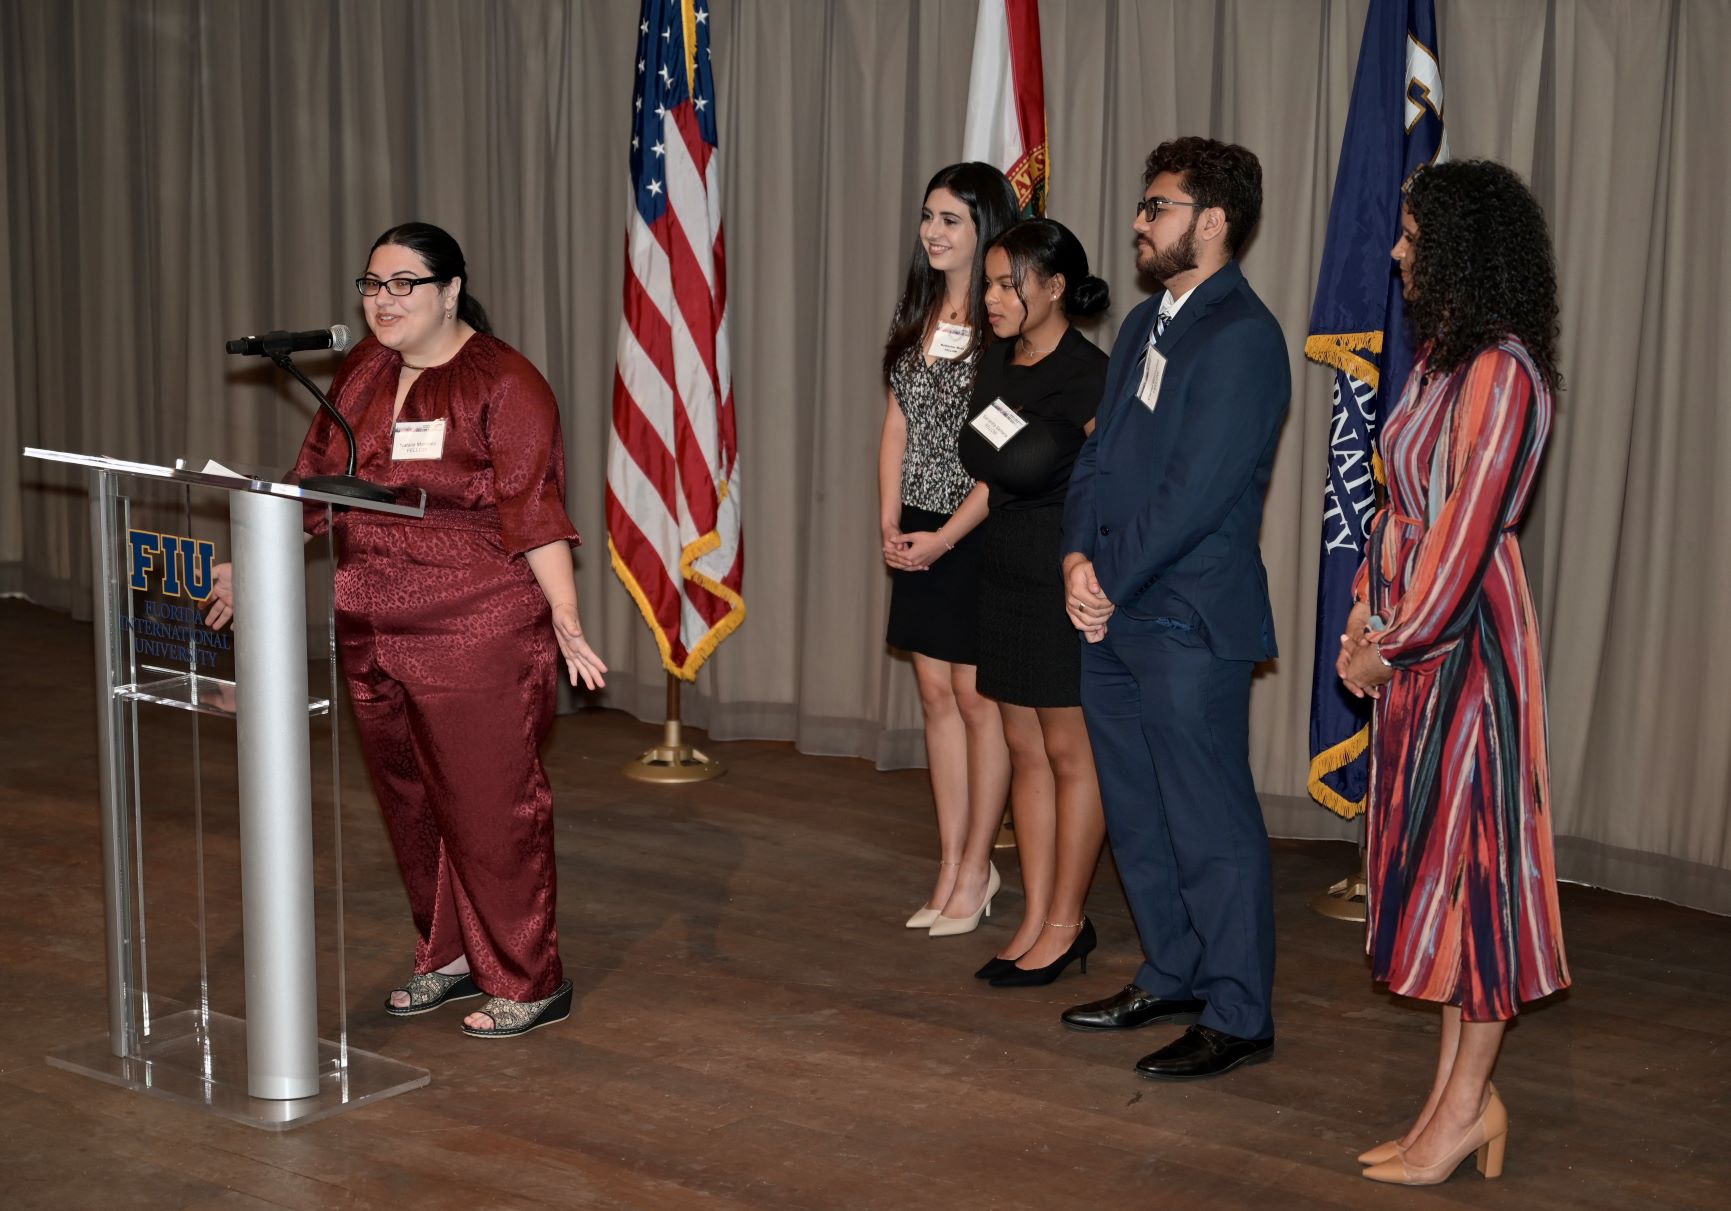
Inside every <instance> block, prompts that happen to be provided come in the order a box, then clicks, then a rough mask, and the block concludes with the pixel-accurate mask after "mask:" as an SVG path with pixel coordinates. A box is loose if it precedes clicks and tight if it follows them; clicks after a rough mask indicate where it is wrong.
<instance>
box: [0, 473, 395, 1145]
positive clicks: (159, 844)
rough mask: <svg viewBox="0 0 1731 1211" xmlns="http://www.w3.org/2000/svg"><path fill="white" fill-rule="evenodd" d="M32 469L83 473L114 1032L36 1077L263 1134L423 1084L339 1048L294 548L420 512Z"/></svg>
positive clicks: (330, 828)
mask: <svg viewBox="0 0 1731 1211" xmlns="http://www.w3.org/2000/svg"><path fill="white" fill-rule="evenodd" d="M24 453H25V456H26V457H28V458H35V459H41V460H43V461H45V462H51V463H63V464H71V465H73V466H76V467H82V468H85V469H86V470H87V473H88V482H89V492H90V527H91V528H90V537H91V551H92V561H93V571H94V576H93V581H94V595H95V612H96V616H95V621H96V627H95V631H96V689H97V733H98V735H97V741H98V750H99V751H98V758H99V761H98V764H99V786H100V796H101V804H100V809H101V837H102V891H103V910H104V915H105V918H106V922H105V923H106V931H107V942H106V969H107V978H108V1032H107V1034H106V1035H101V1036H98V1037H96V1038H93V1039H89V1040H85V1041H81V1042H75V1043H70V1044H67V1045H65V1046H62V1047H59V1048H57V1049H56V1050H54V1051H53V1052H51V1053H50V1054H49V1055H48V1057H47V1058H48V1063H49V1064H51V1065H53V1066H56V1067H59V1068H65V1069H69V1070H71V1071H74V1072H79V1073H82V1074H84V1075H87V1076H92V1077H96V1078H97V1079H99V1080H103V1081H108V1082H111V1083H114V1084H119V1085H123V1086H126V1087H128V1088H132V1089H136V1090H139V1091H141V1092H145V1093H149V1094H152V1095H156V1096H161V1097H165V1098H169V1099H172V1100H175V1101H178V1102H181V1103H185V1104H191V1105H193V1106H196V1107H198V1108H201V1109H204V1110H206V1111H209V1112H211V1113H214V1114H218V1115H221V1116H223V1117H225V1118H231V1119H236V1120H238V1121H241V1122H245V1123H249V1124H252V1125H254V1126H259V1127H265V1128H272V1129H282V1128H286V1127H295V1126H300V1125H303V1124H305V1123H309V1122H312V1121H314V1120H316V1119H320V1118H325V1117H328V1116H329V1115H332V1114H336V1113H340V1112H341V1111H344V1110H348V1109H352V1108H354V1107H356V1106H360V1105H364V1104H365V1103H367V1102H371V1101H377V1100H379V1099H381V1098H385V1097H390V1096H392V1095H394V1094H398V1093H403V1092H406V1091H407V1090H410V1089H414V1088H418V1087H419V1086H421V1085H424V1084H426V1083H427V1081H428V1079H429V1077H428V1073H427V1072H426V1070H425V1069H422V1068H416V1067H414V1066H412V1065H409V1064H404V1063H401V1062H399V1061H396V1060H391V1059H387V1058H385V1057H384V1056H380V1055H376V1054H373V1053H371V1052H367V1051H362V1050H360V1049H358V1048H355V1047H351V1046H349V1031H348V1011H347V1003H346V1002H347V995H348V993H347V987H346V966H345V962H344V950H345V938H344V933H345V918H344V912H343V874H342V857H343V848H342V811H341V808H342V794H341V789H342V774H343V763H342V762H341V761H340V756H341V755H342V754H340V753H339V746H338V733H339V730H340V729H339V728H338V727H337V714H338V707H339V704H340V701H341V699H340V696H339V686H338V681H337V670H336V649H335V629H334V623H333V620H332V614H331V608H330V600H329V596H330V595H329V593H328V591H326V592H325V593H324V600H325V611H324V616H325V617H324V624H323V627H322V630H323V637H322V639H319V638H315V639H314V641H313V643H312V645H310V646H311V647H312V655H313V659H312V662H311V663H310V664H309V659H308V654H309V642H308V633H309V629H310V628H309V625H308V614H307V604H306V603H307V575H306V563H307V552H306V551H305V549H304V548H305V541H306V540H305V534H304V525H303V517H304V509H305V508H306V507H307V506H308V505H313V506H318V505H323V506H324V507H326V508H327V509H329V508H331V507H332V506H346V507H348V508H353V509H367V510H372V511H376V512H382V513H394V514H399V515H402V516H407V517H419V516H420V515H421V514H422V513H423V512H424V510H425V506H426V500H425V495H424V494H423V493H421V492H419V491H418V490H417V491H415V492H413V493H410V494H405V495H403V496H401V497H399V498H398V499H396V500H393V501H391V502H389V503H385V502H371V501H361V500H354V499H351V498H349V497H345V496H336V495H331V494H328V493H322V492H315V491H310V490H307V489H303V488H301V487H298V486H296V485H292V484H283V483H274V482H271V481H269V480H266V479H259V478H250V477H248V476H245V475H240V476H236V475H232V474H217V473H207V472H205V471H198V470H192V469H190V468H188V467H186V466H176V467H160V466H154V465H149V464H143V463H134V462H123V461H120V460H117V459H111V458H104V457H101V456H95V455H85V454H73V453H66V452H62V451H55V450H39V449H27V450H25V452H24ZM225 517H226V523H227V529H228V546H229V548H230V554H229V556H228V558H229V559H230V561H231V562H232V563H233V566H234V573H233V574H234V599H235V619H236V621H235V625H234V627H233V628H232V630H231V631H229V632H217V631H212V630H211V629H209V628H208V627H205V626H204V625H203V621H202V615H203V609H202V607H201V604H200V603H201V601H202V600H204V599H207V598H208V597H209V595H210V592H211V588H212V577H213V570H212V569H213V568H214V566H215V564H216V562H217V561H218V560H217V555H218V551H219V549H220V548H219V544H218V542H217V541H216V539H215V538H214V537H210V538H206V537H200V533H201V531H202V532H204V533H207V534H211V535H219V534H220V531H221V529H222V528H223V523H224V519H225ZM330 542H331V539H330V537H329V530H328V528H327V533H326V537H325V538H324V540H323V543H324V547H325V549H324V552H323V553H324V555H325V557H326V559H327V560H328V561H329V566H334V560H330V556H331V554H332V552H331V551H330V549H329V544H330ZM327 589H328V585H327ZM309 688H310V689H311V691H312V692H309ZM213 719H214V720H218V721H220V722H217V723H212V720H213ZM230 720H232V724H233V726H232V728H230V727H229V726H228V723H227V721H230ZM315 725H317V726H318V727H319V728H320V729H321V730H322V731H323V732H324V733H326V734H327V735H328V749H329V753H328V767H326V765H325V762H324V761H323V760H321V761H320V762H319V765H320V766H321V767H323V768H322V772H321V777H320V778H319V779H317V781H319V782H320V783H321V791H322V793H321V794H320V796H319V798H320V799H322V800H324V801H325V802H322V803H320V804H319V806H318V808H317V810H315V803H314V799H315V795H314V783H315V777H314V759H313V729H314V727H315ZM350 764H351V765H353V766H354V767H355V769H359V768H360V765H359V763H358V762H356V761H354V760H353V758H351V761H350ZM189 770H190V777H189V776H188V771H189ZM351 773H352V771H351ZM237 774H238V776H236V775H237ZM231 780H232V781H231ZM237 918H238V920H237ZM219 1006H221V1007H224V1008H227V1007H231V1006H232V1007H233V1008H234V1009H236V1010H238V1011H239V1012H223V1011H221V1010H220V1009H219V1008H218V1007H219ZM321 1034H322V1035H324V1036H325V1037H321Z"/></svg>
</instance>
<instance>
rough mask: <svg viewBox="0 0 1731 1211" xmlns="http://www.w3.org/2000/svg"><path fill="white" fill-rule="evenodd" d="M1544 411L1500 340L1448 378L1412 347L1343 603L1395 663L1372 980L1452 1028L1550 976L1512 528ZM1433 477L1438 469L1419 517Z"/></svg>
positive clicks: (1557, 956) (1380, 816)
mask: <svg viewBox="0 0 1731 1211" xmlns="http://www.w3.org/2000/svg"><path fill="white" fill-rule="evenodd" d="M1551 413H1552V402H1551V394H1550V391H1549V390H1548V389H1547V388H1546V386H1545V384H1544V382H1543V381H1542V380H1541V379H1540V377H1539V375H1538V373H1537V371H1536V370H1535V369H1534V368H1533V364H1532V361H1531V360H1530V359H1529V357H1528V356H1527V352H1526V350H1525V349H1524V348H1522V347H1521V346H1520V345H1519V344H1518V343H1516V342H1514V341H1512V340H1505V341H1504V342H1503V343H1501V344H1499V345H1496V346H1494V347H1490V348H1486V349H1484V350H1481V351H1480V352H1479V353H1478V354H1476V355H1475V356H1474V357H1473V358H1472V359H1471V360H1470V361H1469V362H1468V363H1467V365H1465V366H1463V367H1461V368H1459V369H1457V370H1455V371H1454V372H1453V373H1450V374H1441V373H1438V374H1435V375H1432V374H1429V373H1428V372H1427V369H1426V365H1425V359H1424V357H1423V354H1422V353H1421V356H1420V359H1419V362H1418V364H1417V365H1415V366H1414V367H1413V371H1412V376H1411V377H1410V378H1409V379H1408V380H1407V384H1406V388H1405V390H1404V391H1403V392H1402V394H1401V398H1400V401H1399V402H1398V403H1397V404H1396V405H1395V408H1394V410H1393V411H1392V412H1391V413H1390V414H1389V416H1388V417H1387V419H1386V421H1385V422H1384V429H1383V435H1382V453H1383V459H1384V461H1385V463H1386V466H1387V470H1388V478H1389V499H1388V503H1387V504H1386V505H1385V506H1384V507H1383V508H1382V509H1381V510H1379V511H1378V512H1377V514H1376V516H1375V518H1374V519H1373V520H1372V523H1371V531H1370V535H1369V537H1368V539H1367V542H1366V559H1365V563H1364V566H1363V567H1361V568H1360V570H1359V576H1358V583H1357V585H1356V587H1355V590H1354V596H1355V597H1357V598H1358V599H1359V600H1361V601H1368V602H1369V603H1370V607H1371V612H1372V614H1373V615H1375V616H1376V617H1377V618H1378V619H1380V620H1382V621H1384V622H1385V623H1386V624H1387V625H1386V629H1385V630H1383V631H1382V632H1381V635H1380V637H1379V647H1380V650H1381V651H1382V654H1383V656H1384V658H1385V659H1386V660H1387V661H1388V662H1389V663H1390V664H1392V665H1393V666H1394V667H1395V670H1396V671H1395V674H1394V679H1393V680H1392V681H1390V682H1389V683H1388V685H1386V686H1385V687H1384V688H1383V693H1382V697H1381V698H1380V699H1379V700H1378V702H1377V704H1376V711H1375V717H1374V722H1373V724H1372V729H1371V786H1370V809H1369V839H1368V843H1367V844H1368V849H1367V851H1366V857H1365V866H1366V872H1367V881H1368V884H1369V894H1368V896H1367V897H1366V901H1367V915H1368V918H1369V928H1368V933H1367V940H1366V948H1367V950H1368V951H1369V953H1370V957H1371V967H1372V972H1373V974H1374V976H1375V978H1376V979H1378V980H1382V981H1385V982H1387V983H1388V985H1389V986H1390V988H1391V989H1392V990H1393V991H1394V992H1397V993H1399V994H1401V995H1403V996H1410V997H1418V998H1420V999H1423V1000H1428V1001H1441V1002H1444V1003H1446V1004H1451V1005H1459V1006H1460V1008H1461V1016H1462V1018H1463V1019H1464V1020H1466V1021H1469V1022H1479V1021H1499V1020H1503V1019H1507V1018H1511V1017H1513V1016H1514V1015H1515V1013H1516V1012H1517V1011H1518V1010H1519V1007H1520V1005H1521V1004H1522V1003H1523V1002H1526V1001H1531V1000H1535V999H1537V998H1539V997H1542V996H1546V995H1548V994H1550V993H1553V992H1555V991H1557V990H1558V989H1559V988H1564V987H1567V986H1568V983H1569V969H1568V964H1567V963H1566V961H1565V960H1564V958H1563V936H1562V927H1561V922H1560V921H1559V918H1558V912H1557V879H1556V870H1555V866H1554V862H1553V857H1552V848H1551V800H1550V793H1551V792H1550V767H1549V763H1548V760H1547V756H1546V722H1545V686H1544V675H1543V670H1542V667H1541V664H1540V658H1539V631H1538V623H1537V620H1536V618H1535V617H1534V614H1533V603H1532V595H1531V593H1530V592H1529V590H1528V588H1527V575H1526V570H1525V568H1524V567H1523V565H1522V563H1521V548H1520V544H1519V542H1518V541H1517V540H1516V538H1515V532H1514V531H1515V527H1516V526H1517V525H1518V524H1519V522H1520V519H1521V517H1522V515H1523V513H1524V512H1525V510H1526V507H1527V502H1528V501H1529V500H1530V499H1531V497H1532V491H1533V481H1534V478H1535V476H1536V475H1537V472H1538V467H1539V459H1540V456H1541V454H1542V453H1543V452H1544V447H1545V439H1546V437H1547V436H1548V434H1549V433H1550V428H1551ZM1445 432H1446V440H1447V445H1446V448H1445V452H1446V460H1442V459H1434V458H1433V455H1435V453H1436V447H1437V443H1438V441H1439V440H1441V439H1443V438H1444V435H1445ZM1433 466H1434V467H1436V468H1438V469H1439V470H1441V471H1443V473H1444V474H1445V475H1446V484H1445V485H1444V486H1445V489H1446V491H1445V493H1444V494H1443V495H1441V496H1440V497H1439V502H1440V510H1437V511H1436V516H1435V518H1434V520H1432V519H1431V517H1430V514H1431V512H1432V511H1433V507H1434V506H1433V504H1432V494H1431V478H1432V468H1433ZM1373 625H1374V624H1373Z"/></svg>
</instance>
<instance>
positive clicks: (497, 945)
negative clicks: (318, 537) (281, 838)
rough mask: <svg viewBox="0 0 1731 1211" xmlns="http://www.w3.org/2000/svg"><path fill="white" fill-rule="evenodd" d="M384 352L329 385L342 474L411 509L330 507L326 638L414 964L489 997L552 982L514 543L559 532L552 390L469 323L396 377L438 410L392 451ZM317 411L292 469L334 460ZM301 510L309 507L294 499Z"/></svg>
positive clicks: (528, 649)
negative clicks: (407, 495) (468, 980)
mask: <svg viewBox="0 0 1731 1211" xmlns="http://www.w3.org/2000/svg"><path fill="white" fill-rule="evenodd" d="M401 366H402V358H401V357H400V356H399V355H398V354H397V353H395V352H394V351H392V350H390V349H387V348H385V347H384V346H383V345H380V344H379V343H378V342H377V341H376V340H374V339H373V338H371V337H368V338H367V339H366V340H364V341H362V342H361V343H360V344H359V345H357V346H356V347H355V349H354V351H353V352H352V353H350V354H349V356H348V357H347V358H346V359H345V360H344V362H343V364H342V367H341V369H340V370H338V372H337V376H336V379H335V381H334V382H333V383H332V385H331V398H332V402H334V403H335V404H336V406H337V407H338V408H339V409H340V410H341V411H342V413H343V416H344V417H345V418H346V419H347V420H348V421H349V423H350V425H352V426H353V427H354V430H355V444H356V447H357V466H356V473H357V474H358V475H360V476H362V477H363V478H366V479H370V480H372V481H373V482H375V483H382V484H386V485H391V486H407V485H413V486H415V487H420V488H424V489H425V490H426V493H427V513H426V517H425V518H424V519H419V520H415V519H407V518H401V517H391V516H388V515H383V514H377V513H366V512H360V511H347V512H340V513H338V514H337V519H336V529H337V539H338V556H337V571H336V616H337V642H338V647H339V651H340V654H341V660H342V667H343V673H344V676H345V678H346V680H347V682H348V688H349V697H350V699H351V701H352V702H353V705H354V712H355V722H356V724H357V725H358V727H359V730H360V734H361V745H362V748H363V750H364V752H365V756H366V762H367V769H368V772H369V773H370V774H371V775H372V783H373V790H374V793H375V794H376V795H377V797H378V801H379V806H380V808H381V809H382V810H383V813H384V818H385V826H386V829H387V831H388V832H389V834H390V838H391V845H392V847H393V848H394V849H395V851H396V857H397V866H398V868H399V869H400V870H401V872H402V876H403V884H404V886H405V887H406V888H407V890H408V893H409V909H410V911H411V913H412V914H413V916H414V921H415V929H416V931H417V932H418V934H419V935H420V937H419V942H418V944H417V946H416V948H415V970H416V971H418V972H421V971H432V970H435V969H436V968H439V967H443V966H445V965H446V964H448V963H450V962H452V961H454V960H455V959H456V958H457V957H458V956H460V955H463V954H467V955H468V957H469V965H470V969H471V970H472V971H473V972H474V976H475V982H476V984H478V985H479V986H480V987H481V989H482V990H483V991H485V992H487V993H488V994H490V995H493V996H502V997H508V998H510V999H511V1000H515V1001H533V1000H539V999H541V998H542V997H547V996H551V995H552V994H553V992H554V991H555V990H556V989H557V988H558V987H559V985H560V983H561V981H562V980H563V972H562V969H561V967H560V963H559V945H558V928H557V924H556V921H555V914H554V883H555V872H554V862H553V796H552V792H551V790H550V788H549V786H548V784H547V774H546V771H545V770H544V769H543V768H542V765H541V757H540V746H541V744H542V742H543V741H544V740H545V739H546V737H547V733H548V730H549V728H550V727H551V726H552V722H553V709H554V701H555V693H556V685H557V682H556V680H555V679H556V677H557V675H558V666H559V663H560V660H559V650H558V644H557V642H556V640H555V639H554V635H553V625H552V618H551V611H550V610H549V607H548V605H547V599H546V597H545V595H544V594H543V593H542V592H541V588H540V586H539V584H538V583H537V582H536V580H535V576H534V574H533V572H531V571H530V569H529V564H528V561H527V560H526V559H524V558H523V554H524V552H526V551H529V550H532V549H534V548H535V547H539V546H543V545H545V544H547V543H550V542H559V541H569V542H573V543H575V542H578V541H579V539H578V536H577V531H576V529H575V527H573V526H572V524H571V519H570V518H569V517H568V516H567V515H566V512H565V453H564V444H563V441H562V439H561V436H560V431H559V411H558V405H557V403H556V401H555V400H554V398H553V392H552V389H551V388H550V387H548V385H547V382H546V380H545V379H543V378H542V377H541V375H540V373H539V372H538V371H537V370H536V369H535V367H534V366H533V365H531V364H530V362H529V361H528V359H527V358H525V357H524V356H523V355H522V354H520V353H518V352H517V351H516V350H515V349H512V348H511V347H510V346H509V345H507V344H505V343H504V342H503V341H500V340H498V339H496V338H494V337H492V336H489V335H487V334H485V333H476V334H475V335H474V336H472V337H470V338H469V340H468V342H467V343H466V344H465V345H464V346H463V348H462V350H461V351H460V352H459V353H458V354H457V355H456V356H455V357H454V358H452V359H451V360H450V361H449V362H446V363H445V364H444V365H441V366H435V367H433V368H431V369H428V370H426V371H424V372H423V373H422V374H421V376H420V378H419V380H418V381H416V382H415V384H414V385H413V386H412V387H411V388H410V389H409V393H408V396H407V398H406V399H405V400H404V401H403V410H402V413H401V414H400V416H399V417H397V418H396V419H397V420H398V421H418V420H437V419H443V420H444V422H445V434H444V446H443V450H442V452H441V453H440V456H439V457H438V458H431V459H413V460H396V459H393V457H392V449H393V440H392V437H393V431H394V422H393V420H392V417H391V409H392V408H393V406H394V405H395V403H396V393H397V383H398V371H399V369H400V367H401ZM344 453H345V449H344V443H343V440H342V436H341V433H340V432H339V430H338V429H337V426H336V424H335V422H334V421H332V420H331V419H330V418H329V416H327V415H326V414H324V413H322V412H321V413H320V414H319V417H318V418H317V419H316V420H315V421H314V422H313V426H312V428H311V430H310V431H309V432H308V433H307V437H306V441H305V443H304V444H303V445H302V447H301V453H300V458H299V459H298V460H297V461H296V463H295V468H294V475H295V477H296V478H300V477H303V476H307V475H320V474H330V473H333V472H340V471H341V470H342V469H343V458H344ZM307 516H308V528H309V529H310V530H313V531H315V532H317V531H319V530H322V529H323V528H324V524H325V512H324V510H323V509H322V508H319V509H310V508H309V509H308V510H307Z"/></svg>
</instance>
